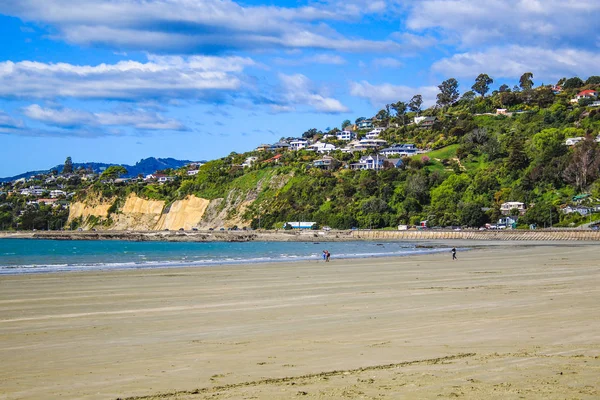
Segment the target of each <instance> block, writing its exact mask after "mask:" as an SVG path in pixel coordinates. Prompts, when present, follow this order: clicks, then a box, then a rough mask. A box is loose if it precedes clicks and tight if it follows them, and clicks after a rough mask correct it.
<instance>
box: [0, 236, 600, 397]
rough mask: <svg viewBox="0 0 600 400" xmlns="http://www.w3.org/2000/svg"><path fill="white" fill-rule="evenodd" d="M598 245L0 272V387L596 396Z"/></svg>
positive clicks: (53, 391)
mask: <svg viewBox="0 0 600 400" xmlns="http://www.w3.org/2000/svg"><path fill="white" fill-rule="evenodd" d="M598 250H599V247H598V246H597V245H596V246H594V245H577V246H575V245H569V246H567V245H562V246H520V247H510V248H509V247H489V248H485V249H480V250H476V251H470V252H459V253H458V257H459V260H458V261H455V262H452V261H451V259H450V258H451V256H450V254H449V253H448V254H438V255H426V256H418V257H405V258H396V259H368V260H335V259H334V260H332V262H331V263H328V264H326V263H323V262H319V263H316V262H303V263H294V264H268V265H252V266H227V267H214V268H195V269H161V270H138V271H117V272H114V271H113V272H97V273H81V274H79V273H70V274H41V275H29V276H4V277H0V399H54V398H67V399H69V398H71V399H73V398H77V399H110V398H118V397H121V398H125V397H130V396H131V397H135V396H139V397H141V398H158V397H159V395H160V398H177V399H208V398H210V399H297V398H317V399H318V398H321V399H324V398H329V399H344V398H348V399H434V398H435V399H437V398H454V397H459V398H465V399H482V398H486V399H518V398H525V399H554V398H555V399H565V398H568V399H598V398H600V383H599V381H600V308H599V305H600V267H599V262H598V254H599V251H598Z"/></svg>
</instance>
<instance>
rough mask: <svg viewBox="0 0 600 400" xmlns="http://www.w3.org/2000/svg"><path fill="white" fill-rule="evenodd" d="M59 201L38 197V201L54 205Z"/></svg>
mask: <svg viewBox="0 0 600 400" xmlns="http://www.w3.org/2000/svg"><path fill="white" fill-rule="evenodd" d="M57 201H58V199H38V200H37V203H38V204H45V205H47V206H50V205H54V204H55V203H56V202H57Z"/></svg>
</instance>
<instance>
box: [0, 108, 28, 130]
mask: <svg viewBox="0 0 600 400" xmlns="http://www.w3.org/2000/svg"><path fill="white" fill-rule="evenodd" d="M24 126H25V124H24V123H23V121H21V120H17V119H14V118H13V117H11V116H10V115H8V114H7V113H5V112H4V111H2V110H0V129H21V128H23V127H24Z"/></svg>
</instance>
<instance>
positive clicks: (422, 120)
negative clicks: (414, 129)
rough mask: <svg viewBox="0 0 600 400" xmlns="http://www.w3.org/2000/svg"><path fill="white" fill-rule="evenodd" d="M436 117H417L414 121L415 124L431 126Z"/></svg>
mask: <svg viewBox="0 0 600 400" xmlns="http://www.w3.org/2000/svg"><path fill="white" fill-rule="evenodd" d="M435 120H436V118H435V117H415V119H414V122H415V125H419V126H421V127H424V128H426V127H430V126H432V125H433V124H434V123H435Z"/></svg>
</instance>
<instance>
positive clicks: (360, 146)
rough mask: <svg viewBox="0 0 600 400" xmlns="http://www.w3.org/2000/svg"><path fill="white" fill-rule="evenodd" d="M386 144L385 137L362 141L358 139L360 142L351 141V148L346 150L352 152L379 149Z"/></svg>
mask: <svg viewBox="0 0 600 400" xmlns="http://www.w3.org/2000/svg"><path fill="white" fill-rule="evenodd" d="M386 145H387V142H386V141H385V140H383V139H361V140H360V141H358V143H351V146H350V150H349V151H346V153H352V152H355V151H369V150H377V149H379V148H381V147H383V146H386ZM342 151H344V150H342Z"/></svg>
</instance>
